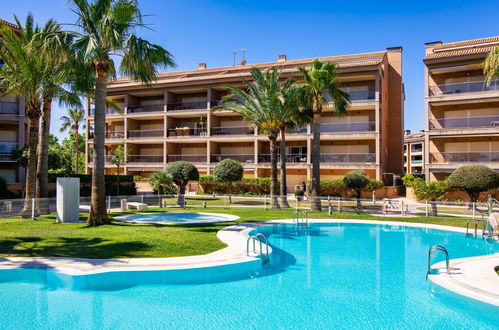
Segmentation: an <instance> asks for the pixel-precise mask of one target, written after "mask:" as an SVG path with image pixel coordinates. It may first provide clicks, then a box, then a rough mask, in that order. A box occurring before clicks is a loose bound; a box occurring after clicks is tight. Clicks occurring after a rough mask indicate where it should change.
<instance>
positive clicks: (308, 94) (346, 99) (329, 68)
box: [298, 60, 350, 211]
mask: <svg viewBox="0 0 499 330" xmlns="http://www.w3.org/2000/svg"><path fill="white" fill-rule="evenodd" d="M298 70H299V71H300V72H301V73H302V75H303V80H304V88H305V91H304V94H303V95H304V103H305V104H307V107H308V108H310V109H311V110H312V111H313V122H312V123H313V124H312V130H313V143H312V199H313V203H312V209H313V210H315V211H320V210H321V209H322V206H321V200H320V198H319V195H320V177H321V169H320V164H321V160H320V155H321V141H320V138H321V114H322V109H323V107H324V106H325V105H327V104H328V103H329V100H331V101H333V102H334V108H335V111H336V113H337V114H338V115H339V116H344V115H345V113H346V111H347V107H348V106H349V104H350V94H348V93H346V92H343V91H342V90H341V89H339V87H338V86H339V81H338V65H337V64H336V63H322V62H321V61H319V60H315V61H314V62H313V63H312V66H311V67H310V68H309V69H306V68H304V67H300V68H298Z"/></svg>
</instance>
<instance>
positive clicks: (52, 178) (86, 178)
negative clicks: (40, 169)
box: [49, 173, 133, 183]
mask: <svg viewBox="0 0 499 330" xmlns="http://www.w3.org/2000/svg"><path fill="white" fill-rule="evenodd" d="M65 176H68V177H70V178H80V183H91V182H92V175H91V174H66V173H49V182H51V183H55V182H56V179H57V178H60V177H65ZM118 176H119V178H120V180H119V182H133V175H110V174H107V175H105V176H104V177H105V181H106V183H111V182H118Z"/></svg>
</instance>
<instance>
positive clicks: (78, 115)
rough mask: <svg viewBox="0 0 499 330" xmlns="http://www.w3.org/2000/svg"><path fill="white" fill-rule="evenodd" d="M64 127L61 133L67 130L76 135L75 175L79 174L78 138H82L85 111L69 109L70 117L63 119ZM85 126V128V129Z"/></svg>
mask: <svg viewBox="0 0 499 330" xmlns="http://www.w3.org/2000/svg"><path fill="white" fill-rule="evenodd" d="M61 121H62V125H61V132H64V131H66V130H67V129H72V130H74V134H75V173H76V174H78V173H79V169H78V164H79V159H78V158H79V154H80V152H79V141H78V138H79V136H80V133H79V130H80V125H82V124H83V123H84V122H85V111H84V110H83V109H68V116H62V117H61ZM84 127H85V126H83V128H84Z"/></svg>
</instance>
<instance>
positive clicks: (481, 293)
mask: <svg viewBox="0 0 499 330" xmlns="http://www.w3.org/2000/svg"><path fill="white" fill-rule="evenodd" d="M134 214H136V213H134ZM308 221H309V223H353V224H355V223H357V224H372V225H387V226H405V227H416V228H426V229H438V230H445V231H452V232H459V233H463V234H465V233H466V229H465V228H459V227H452V226H445V225H436V224H425V223H411V222H403V221H382V220H357V219H309V220H308ZM292 223H294V221H293V220H292V219H280V220H268V221H262V222H249V223H242V224H237V225H233V226H229V227H226V228H223V229H221V230H219V231H218V232H217V237H218V239H220V240H221V241H222V242H223V243H225V244H227V247H225V248H223V249H221V250H218V251H214V252H212V253H209V254H205V255H196V256H187V257H168V258H121V259H118V258H117V259H84V258H65V257H0V270H2V269H18V268H45V269H51V270H53V271H56V272H60V273H63V274H67V275H73V276H77V275H90V274H99V273H107V272H117V271H149V270H179V269H194V268H205V267H215V266H225V265H231V264H238V263H247V262H255V260H258V259H259V258H258V256H256V255H255V254H253V253H252V252H251V251H250V255H246V242H247V239H248V237H249V236H248V235H249V233H250V232H251V231H252V230H254V229H257V228H261V227H266V226H273V225H278V224H292ZM269 253H272V249H271V248H270V247H269ZM478 261H479V262H481V263H483V262H485V263H488V262H490V263H496V262H497V261H499V253H496V254H492V255H486V256H478V257H469V258H461V259H451V266H453V267H451V268H452V269H456V266H458V265H459V266H460V267H461V268H460V270H461V271H462V272H461V273H459V274H454V273H452V272H451V273H450V274H446V272H445V271H440V274H441V275H429V279H430V281H432V283H434V284H436V285H438V286H441V287H443V288H445V289H447V290H449V291H452V292H455V293H458V294H460V295H463V296H466V297H468V298H471V299H475V300H479V301H482V302H485V303H488V304H492V305H497V306H499V292H497V294H496V293H495V292H496V290H497V291H499V290H498V288H499V285H497V286H494V284H495V283H496V281H495V280H497V283H498V284H499V276H497V274H496V273H495V271H494V269H493V268H492V271H493V274H495V278H494V277H491V273H487V274H488V276H487V278H488V280H489V281H490V283H491V285H490V286H488V287H486V289H485V290H484V288H483V287H481V288H480V287H477V285H476V281H478V280H480V281H483V278H480V277H479V278H478V279H477V276H472V275H469V274H470V273H469V272H470V271H471V270H474V269H475V267H474V266H475V265H476V262H478ZM469 265H471V266H469ZM432 266H433V267H434V268H438V269H443V268H444V264H443V263H437V264H435V265H432ZM496 266H497V264H496ZM456 275H460V276H456Z"/></svg>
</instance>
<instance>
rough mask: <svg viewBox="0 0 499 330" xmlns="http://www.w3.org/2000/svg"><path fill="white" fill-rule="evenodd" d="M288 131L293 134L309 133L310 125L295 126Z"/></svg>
mask: <svg viewBox="0 0 499 330" xmlns="http://www.w3.org/2000/svg"><path fill="white" fill-rule="evenodd" d="M288 133H292V134H307V133H308V125H305V126H302V127H298V128H295V129H293V130H290V131H289V132H288Z"/></svg>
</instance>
